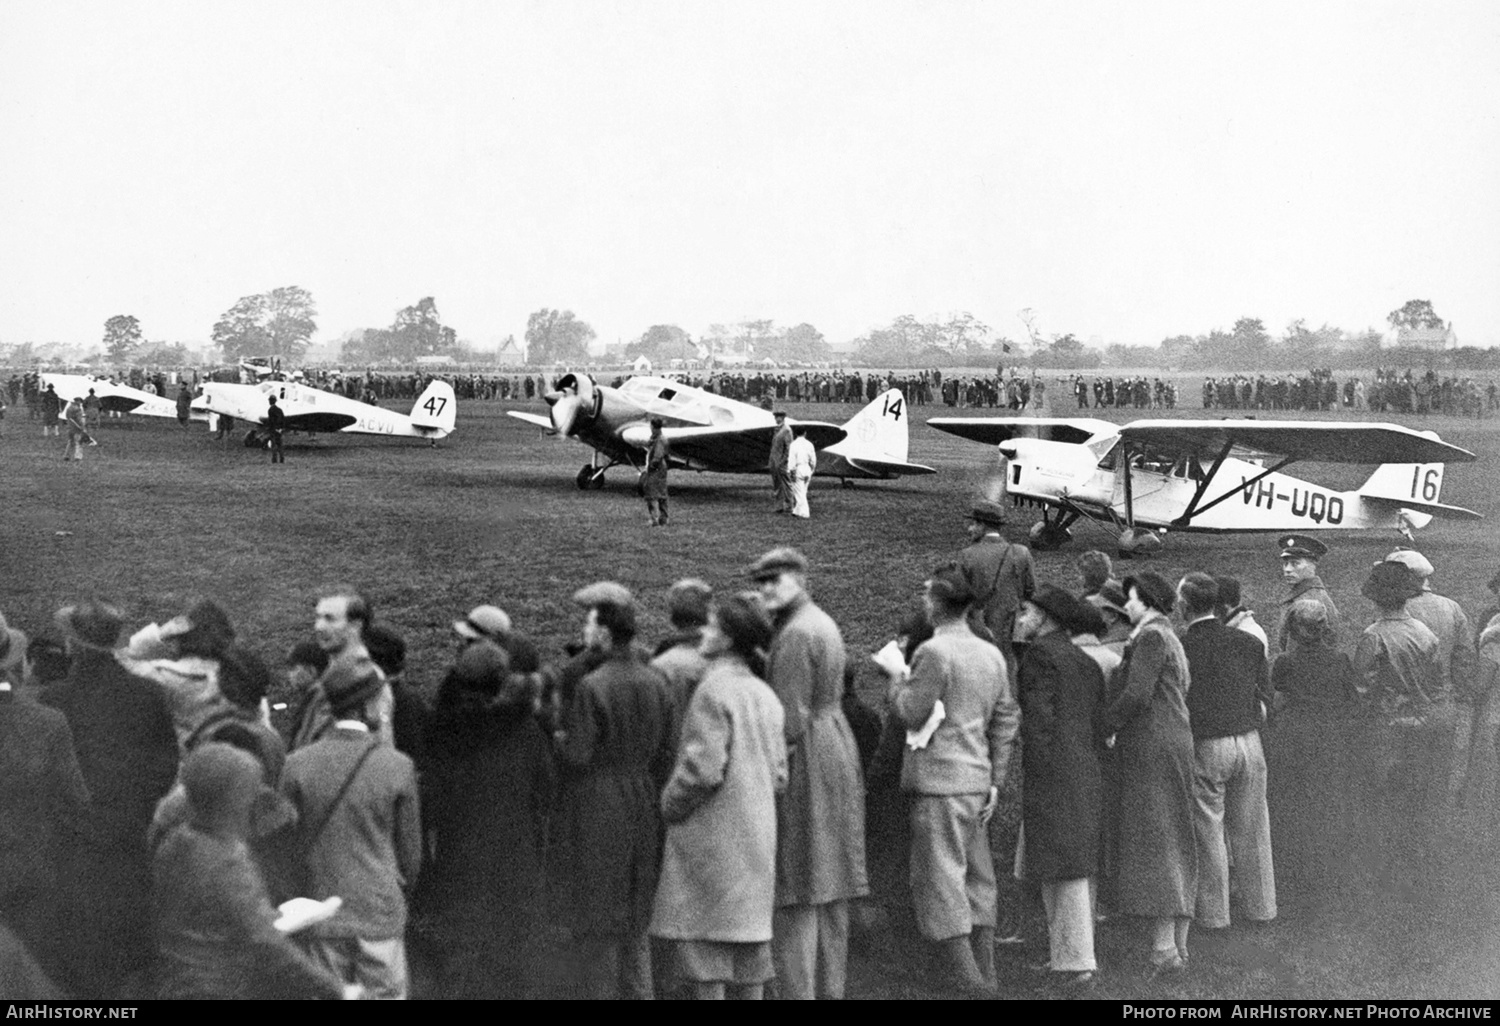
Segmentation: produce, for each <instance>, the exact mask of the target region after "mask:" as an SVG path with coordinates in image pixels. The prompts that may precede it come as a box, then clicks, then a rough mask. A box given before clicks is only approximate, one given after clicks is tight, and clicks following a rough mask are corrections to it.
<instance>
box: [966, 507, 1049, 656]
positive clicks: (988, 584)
mask: <svg viewBox="0 0 1500 1026" xmlns="http://www.w3.org/2000/svg"><path fill="white" fill-rule="evenodd" d="M1006 519H1007V517H1006V515H1005V509H1004V507H1002V506H1001V505H1000V504H999V503H997V502H976V503H974V505H973V507H972V508H971V509H970V510H969V540H970V541H971V542H972V544H971V545H969V546H968V547H967V548H965V549H964V550H963V551H962V552H960V553H959V554H958V566H959V569H960V570H962V571H963V575H964V580H965V581H967V582H968V585H969V591H970V592H971V593H972V594H973V596H974V606H973V608H972V609H970V611H969V625H970V626H971V627H972V628H973V629H974V633H976V634H978V635H980V636H981V637H983V636H984V635H985V634H986V632H987V633H988V634H989V636H990V640H992V641H993V642H994V643H995V644H996V645H997V646H998V647H999V649H1000V652H1001V654H1002V655H1004V656H1005V665H1006V667H1007V668H1008V669H1009V670H1010V672H1011V677H1012V678H1014V676H1015V666H1016V656H1015V648H1014V647H1013V646H1012V643H1011V642H1012V634H1013V632H1014V629H1015V622H1016V613H1017V612H1019V611H1020V609H1021V603H1022V602H1023V601H1025V600H1026V599H1028V598H1030V597H1031V593H1032V592H1034V591H1036V569H1035V567H1034V566H1033V564H1032V560H1031V550H1030V549H1028V548H1027V547H1026V546H1024V545H1015V544H1012V543H1011V542H1008V541H1006V540H1005V536H1004V535H1003V534H1001V533H1000V529H1001V528H1002V527H1004V526H1005V521H1006Z"/></svg>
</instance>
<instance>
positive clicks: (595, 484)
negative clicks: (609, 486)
mask: <svg viewBox="0 0 1500 1026" xmlns="http://www.w3.org/2000/svg"><path fill="white" fill-rule="evenodd" d="M603 487H604V471H602V470H601V471H599V472H598V473H597V474H595V475H594V476H593V477H591V478H589V491H591V492H597V491H598V490H599V489H601V488H603Z"/></svg>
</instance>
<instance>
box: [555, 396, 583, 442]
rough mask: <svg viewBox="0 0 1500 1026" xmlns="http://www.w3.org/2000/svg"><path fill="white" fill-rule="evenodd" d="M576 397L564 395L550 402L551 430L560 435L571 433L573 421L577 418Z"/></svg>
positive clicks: (577, 404)
mask: <svg viewBox="0 0 1500 1026" xmlns="http://www.w3.org/2000/svg"><path fill="white" fill-rule="evenodd" d="M578 406H579V403H578V397H577V396H576V395H564V396H562V397H561V398H560V399H558V400H557V402H555V403H553V404H552V430H554V431H556V432H557V433H558V434H560V435H567V434H572V432H573V422H574V421H575V420H576V419H577V418H578Z"/></svg>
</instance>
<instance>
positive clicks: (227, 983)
mask: <svg viewBox="0 0 1500 1026" xmlns="http://www.w3.org/2000/svg"><path fill="white" fill-rule="evenodd" d="M155 899H156V937H157V944H158V946H159V948H160V952H161V960H160V966H159V969H158V993H157V996H158V997H162V998H173V999H182V998H208V999H229V998H270V997H324V998H337V997H339V996H341V994H342V992H343V988H342V986H341V985H340V983H339V981H338V980H337V979H336V978H334V976H333V975H332V974H330V973H328V972H327V971H326V970H324V969H322V968H320V967H319V966H317V965H315V964H314V963H313V962H312V960H311V959H309V958H308V957H307V956H306V955H305V954H303V953H302V950H301V949H300V948H298V947H297V945H296V944H294V943H293V942H292V940H291V938H289V937H286V936H284V935H283V934H282V933H281V932H280V931H278V930H277V929H276V927H275V926H273V925H272V924H273V923H274V922H275V921H276V909H275V908H274V907H272V905H271V899H270V897H269V896H268V895H267V894H266V888H265V884H264V883H263V882H262V880H261V877H260V873H259V871H258V870H257V869H256V867H255V862H254V860H253V859H252V858H251V857H250V851H249V849H248V848H247V847H246V846H245V844H244V842H243V841H234V840H225V839H223V838H219V837H215V836H213V835H212V834H208V833H203V832H201V831H199V830H197V829H195V828H194V827H192V826H189V825H186V824H184V825H182V826H179V827H177V828H176V829H174V830H173V831H172V832H171V833H170V834H168V835H167V838H166V840H165V841H163V842H162V846H161V848H160V850H158V852H157V854H156V866H155Z"/></svg>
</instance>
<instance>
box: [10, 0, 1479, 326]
mask: <svg viewBox="0 0 1500 1026" xmlns="http://www.w3.org/2000/svg"><path fill="white" fill-rule="evenodd" d="M1497 113H1500V4H1497V3H1494V2H1492V0H1463V2H1459V0H1454V2H1448V3H1430V2H1422V3H1417V2H1415V0H1412V2H1403V3H1383V2H1370V0H1359V2H1352V3H1323V2H1296V3H1285V4H1278V3H1264V2H1257V3H1254V4H1236V5H1229V4H1203V3H1201V2H1193V3H1181V4H1175V3H1130V4H1121V3H1102V2H1099V3H1094V2H1071V3H1061V4H1059V3H1042V2H1034V3H1017V4H1007V3H998V2H993V0H990V2H948V3H943V2H932V0H922V2H908V3H881V2H869V0H861V2H858V3H855V2H824V3H819V2H816V0H811V2H810V0H796V2H790V3H768V2H766V0H754V2H713V3H703V2H699V0H687V2H681V3H661V2H639V3H630V2H606V0H588V2H574V3H569V2H559V0H546V2H494V0H485V2H475V3H458V2H442V0H437V2H433V0H423V2H391V0H351V2H331V0H295V2H285V3H279V2H267V0H254V2H249V3H241V2H233V0H214V2H213V3H201V2H191V3H173V2H159V0H153V2H149V3H136V2H120V0H111V2H82V0H72V2H70V0H46V2H32V0H3V2H0V343H11V342H21V341H27V340H34V341H52V340H57V341H65V342H74V343H79V342H81V343H94V342H97V341H98V340H99V339H100V338H101V336H102V334H103V324H104V321H105V320H106V319H107V318H109V317H110V316H111V315H114V314H120V313H128V314H134V315H135V316H137V317H138V318H140V321H141V325H142V328H143V329H144V332H145V335H146V337H147V338H149V339H153V340H165V341H189V342H193V341H206V340H207V339H208V337H209V334H210V332H211V330H212V325H213V323H214V321H215V320H216V319H217V318H218V316H219V315H220V314H221V313H222V312H223V311H225V310H226V309H228V308H229V307H230V306H231V305H232V304H233V303H234V301H235V300H236V299H238V298H239V297H240V296H244V295H248V294H252V293H257V292H264V291H267V290H269V289H271V288H274V287H277V286H281V285H300V286H302V287H304V288H306V289H308V290H310V291H311V292H312V293H313V295H314V297H315V298H316V300H317V305H318V324H319V326H320V330H319V333H318V335H317V336H316V338H317V340H319V341H327V340H329V339H331V338H335V337H337V336H339V335H341V334H342V333H344V332H345V331H348V330H350V329H353V328H359V327H381V326H387V325H389V323H390V322H391V320H392V317H393V315H394V313H395V311H396V310H397V309H398V308H399V307H402V306H405V305H408V304H411V303H415V302H416V301H417V300H418V299H420V298H421V297H423V296H427V295H431V296H435V297H436V299H437V303H438V308H439V310H440V312H441V314H442V317H443V320H444V323H446V324H449V325H451V326H453V327H454V328H455V329H457V331H458V333H459V336H460V337H461V338H466V339H470V340H473V341H475V342H476V343H479V344H481V345H488V344H490V343H492V342H493V341H495V340H497V339H498V338H501V337H503V336H505V335H507V334H512V333H514V334H515V335H516V336H517V337H518V338H519V337H521V336H522V335H523V334H524V331H525V327H526V318H527V315H528V314H529V313H530V312H531V311H533V310H536V309H538V308H540V307H556V308H561V309H570V310H573V311H574V312H575V313H576V314H577V315H578V316H579V317H580V318H582V319H584V320H586V321H587V322H589V323H590V324H592V325H593V327H594V328H595V329H596V331H597V332H598V334H599V338H600V340H601V341H602V342H612V341H615V340H617V339H621V340H628V339H631V338H634V337H637V336H639V335H640V333H641V332H642V331H644V330H645V329H646V328H647V327H649V326H650V325H652V324H677V325H680V326H681V327H683V328H685V329H686V330H687V331H688V332H689V333H690V334H692V335H693V336H694V337H697V336H698V335H700V334H702V333H703V332H704V331H705V330H706V329H707V328H708V326H709V325H710V324H712V323H733V322H735V321H739V320H745V319H751V318H756V319H759V318H770V319H772V320H774V321H775V322H777V324H780V325H793V324H797V323H800V322H804V321H805V322H809V323H811V324H813V325H814V326H815V327H817V328H818V329H819V330H821V331H822V332H823V333H824V334H825V335H826V336H827V337H828V338H829V340H830V341H833V342H842V341H845V340H847V339H851V338H853V337H855V336H857V335H860V334H862V333H864V332H866V331H868V330H870V329H871V328H873V327H877V326H880V325H884V324H886V323H888V322H889V321H890V320H891V319H893V318H894V317H896V316H898V315H900V314H903V313H911V314H915V315H917V316H918V317H922V318H927V317H931V316H934V315H936V316H947V315H948V314H950V313H955V312H959V311H969V312H972V313H973V314H974V315H975V316H976V317H978V318H979V319H980V320H982V321H984V322H985V323H987V324H989V325H990V326H991V327H992V328H994V329H995V330H996V331H997V333H1001V334H1005V335H1009V336H1011V337H1013V338H1024V337H1025V330H1026V329H1025V328H1024V326H1023V325H1022V323H1021V322H1020V320H1019V319H1018V317H1017V311H1020V310H1022V309H1023V308H1029V309H1031V310H1033V311H1034V312H1035V315H1036V324H1037V328H1038V329H1039V330H1040V331H1041V332H1042V333H1043V334H1045V335H1051V334H1054V333H1061V332H1072V333H1074V334H1076V335H1077V336H1079V337H1080V338H1082V339H1085V340H1091V339H1098V340H1101V341H1104V342H1116V341H1118V342H1127V343H1134V344H1155V343H1157V342H1159V341H1161V339H1163V338H1164V337H1167V336H1169V335H1173V334H1179V333H1188V334H1198V333H1202V332H1206V331H1208V330H1210V329H1212V328H1215V327H1222V328H1226V329H1227V328H1229V327H1230V326H1232V324H1233V322H1234V321H1235V319H1236V318H1239V317H1242V316H1252V317H1260V318H1261V319H1263V320H1264V321H1265V323H1266V326H1267V327H1268V328H1269V329H1270V330H1271V331H1272V332H1273V334H1280V333H1281V332H1282V330H1283V329H1284V328H1285V326H1286V324H1287V322H1288V321H1290V320H1291V319H1293V318H1296V317H1301V318H1305V319H1306V320H1307V321H1308V322H1309V323H1310V325H1312V326H1314V327H1316V326H1318V325H1320V324H1323V323H1325V322H1327V323H1330V324H1333V325H1336V326H1339V327H1343V328H1346V329H1350V330H1356V329H1361V328H1364V327H1367V326H1377V327H1381V328H1384V327H1385V316H1386V314H1387V313H1388V312H1390V311H1391V310H1392V309H1394V308H1396V307H1398V306H1400V305H1401V304H1402V303H1403V302H1405V301H1406V300H1408V299H1412V298H1421V299H1431V300H1432V301H1433V303H1434V305H1435V307H1436V309H1437V311H1438V313H1439V314H1440V315H1441V316H1443V317H1445V318H1447V319H1449V320H1451V321H1452V322H1453V326H1454V328H1455V330H1456V331H1457V332H1458V333H1459V336H1460V340H1461V341H1462V342H1465V343H1469V344H1479V345H1492V344H1500V120H1497Z"/></svg>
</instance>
